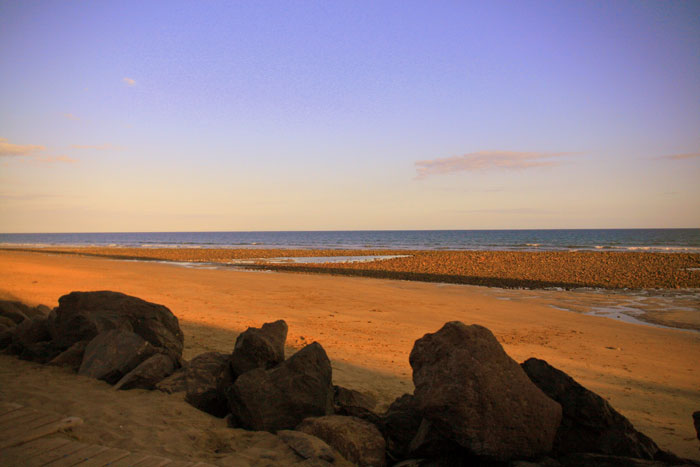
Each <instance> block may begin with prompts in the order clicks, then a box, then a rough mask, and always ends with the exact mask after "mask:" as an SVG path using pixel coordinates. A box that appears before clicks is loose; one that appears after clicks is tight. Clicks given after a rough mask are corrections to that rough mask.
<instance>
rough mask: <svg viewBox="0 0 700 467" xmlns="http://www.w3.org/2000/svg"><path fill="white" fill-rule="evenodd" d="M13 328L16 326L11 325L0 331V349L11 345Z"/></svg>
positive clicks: (13, 336)
mask: <svg viewBox="0 0 700 467" xmlns="http://www.w3.org/2000/svg"><path fill="white" fill-rule="evenodd" d="M15 329H16V327H14V326H13V327H11V328H8V329H5V330H4V331H0V350H5V349H7V348H8V347H9V346H10V345H12V341H13V340H14V338H15Z"/></svg>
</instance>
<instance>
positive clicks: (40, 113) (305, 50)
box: [0, 0, 700, 233]
mask: <svg viewBox="0 0 700 467" xmlns="http://www.w3.org/2000/svg"><path fill="white" fill-rule="evenodd" d="M672 227H700V2H692V1H687V2H686V1H665V2H659V1H640V0H636V1H629V2H627V1H622V0H618V1H614V2H593V1H527V0H523V1H507V2H503V1H484V2H468V1H454V2H453V1H440V2H434V1H420V2H415V1H381V0H380V1H376V2H374V1H372V2H370V1H337V2H327V1H318V2H314V1H296V0H290V1H284V2H283V1H265V2H260V1H236V2H230V1H214V0H207V1H197V2H195V1H184V2H180V1H172V0H170V1H149V2H142V1H139V2H136V1H125V0H122V1H115V2H110V1H100V2H88V1H33V0H27V1H0V232H6V233H10V232H127V231H228V230H231V231H254V230H373V229H529V228H534V229H538V228H542V229H544V228H672Z"/></svg>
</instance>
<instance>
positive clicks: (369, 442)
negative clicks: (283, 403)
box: [297, 415, 386, 466]
mask: <svg viewBox="0 0 700 467" xmlns="http://www.w3.org/2000/svg"><path fill="white" fill-rule="evenodd" d="M297 431H302V432H304V433H308V434H310V435H313V436H316V437H317V438H320V439H322V440H323V441H325V442H326V443H328V445H330V446H331V447H333V448H334V449H336V450H337V451H338V452H339V453H340V454H341V455H342V456H343V457H345V458H346V459H347V460H349V461H350V462H354V463H356V464H358V465H363V466H364V465H368V466H369V465H371V466H384V465H386V459H385V447H386V446H385V442H384V438H383V437H382V434H381V433H380V432H379V430H378V429H377V427H376V426H374V425H372V424H371V423H368V422H366V421H364V420H360V419H359V418H355V417H344V416H342V415H328V416H325V417H312V418H307V419H305V420H304V421H303V422H301V424H300V425H299V426H298V427H297Z"/></svg>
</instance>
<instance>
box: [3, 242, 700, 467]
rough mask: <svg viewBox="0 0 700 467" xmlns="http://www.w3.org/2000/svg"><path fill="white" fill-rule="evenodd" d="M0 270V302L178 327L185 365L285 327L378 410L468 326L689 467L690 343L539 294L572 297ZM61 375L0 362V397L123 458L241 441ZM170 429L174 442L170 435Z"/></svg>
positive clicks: (213, 273)
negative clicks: (171, 319)
mask: <svg viewBox="0 0 700 467" xmlns="http://www.w3.org/2000/svg"><path fill="white" fill-rule="evenodd" d="M253 251H257V250H253ZM594 254H597V253H594ZM689 256H691V258H690V260H694V259H693V255H689ZM695 260H696V259H695ZM674 261H675V260H674ZM0 271H2V273H3V279H2V282H0V298H3V299H17V300H21V301H24V302H26V303H28V304H32V305H35V304H39V303H43V304H46V305H48V306H55V305H56V304H57V300H58V298H59V297H60V296H61V295H63V294H65V293H68V292H70V291H72V290H117V291H120V292H124V293H127V294H130V295H135V296H137V297H141V298H143V299H145V300H148V301H152V302H155V303H162V304H164V305H166V306H167V307H169V308H170V309H171V310H172V311H173V313H175V315H176V316H177V317H178V318H179V320H180V323H181V327H182V328H183V331H184V334H185V358H187V359H190V358H192V357H194V356H195V355H197V354H199V353H201V352H205V351H211V350H216V351H224V352H229V351H231V350H232V348H233V343H234V341H235V337H236V335H237V334H238V333H239V332H241V331H242V330H244V329H245V328H246V327H248V326H259V325H261V324H262V323H263V322H265V321H270V320H275V319H285V320H286V321H287V323H288V324H289V339H288V344H289V345H290V348H289V349H288V355H289V354H291V353H292V352H293V351H294V350H295V349H297V348H300V347H301V346H303V345H304V344H305V343H308V342H311V341H314V340H316V341H318V342H320V343H321V344H322V345H323V346H324V348H325V349H326V351H327V353H328V355H329V357H330V358H331V360H332V362H333V368H334V382H335V383H336V384H341V385H344V386H347V387H351V388H354V389H358V390H361V391H366V392H370V393H372V394H374V395H375V396H377V397H378V399H379V400H380V403H381V405H382V406H384V407H385V406H386V405H388V404H389V403H390V402H391V401H392V400H393V399H394V398H395V397H397V396H399V395H401V394H402V393H404V392H410V391H412V389H413V388H412V383H411V379H410V375H411V369H410V366H409V365H408V355H409V353H410V350H411V348H412V345H413V342H414V341H415V340H416V339H418V338H419V337H421V336H422V335H423V334H425V333H426V332H434V331H435V330H437V329H438V328H440V327H441V326H442V324H443V323H444V322H445V321H450V320H460V321H464V322H465V323H467V324H471V323H478V324H481V325H484V326H486V327H488V328H490V329H491V330H492V331H493V332H494V334H495V335H496V337H497V338H498V339H499V341H500V342H501V343H502V344H503V345H504V347H505V349H506V351H507V352H508V353H509V355H511V356H512V357H513V358H514V359H515V360H517V361H523V360H525V359H527V358H529V357H538V358H543V359H545V360H547V361H548V362H550V363H551V364H552V365H554V366H556V367H558V368H560V369H562V370H563V371H566V372H567V373H569V374H570V375H571V376H572V377H574V378H575V379H577V380H578V381H579V382H581V383H582V384H583V385H584V386H587V387H589V388H590V389H592V390H594V391H596V392H597V393H599V394H601V395H602V396H603V397H605V398H606V399H608V400H609V401H610V403H611V404H612V405H613V407H615V408H616V409H617V410H619V411H620V412H622V413H623V414H624V415H625V416H627V417H628V418H629V419H630V420H631V421H632V423H633V424H634V425H635V427H636V428H637V429H639V430H641V431H642V432H644V433H646V434H647V435H649V436H651V437H652V438H653V439H654V440H655V441H656V442H657V443H658V444H659V445H660V446H661V447H663V448H665V449H670V450H672V451H674V452H676V453H677V454H678V455H681V456H685V457H689V458H694V459H700V451H699V450H698V441H697V439H696V438H695V432H694V429H693V423H692V417H691V414H692V412H694V411H696V410H700V390H699V388H700V369H698V365H697V362H698V361H700V334H699V333H697V332H692V331H681V330H670V329H662V328H654V327H651V326H641V325H636V324H629V323H624V322H619V321H615V320H611V319H608V318H604V317H596V316H586V315H584V314H581V313H574V312H568V311H562V310H558V309H555V308H553V307H552V306H551V305H552V303H553V302H552V300H553V298H552V296H550V295H547V294H548V293H551V294H559V295H556V296H555V297H554V298H556V300H559V302H561V301H562V300H569V301H570V304H571V305H572V306H573V305H575V304H577V303H578V304H580V303H583V302H585V301H586V300H587V298H586V297H585V296H583V295H580V294H577V292H575V291H551V292H550V291H532V290H525V291H520V290H504V289H497V288H485V287H476V286H463V285H444V284H436V283H424V282H408V281H397V280H388V279H369V278H364V277H338V276H330V275H321V274H288V273H282V272H262V271H240V270H233V269H193V268H183V267H179V266H176V265H170V264H163V263H154V262H130V261H115V260H110V259H106V258H97V257H87V256H76V255H51V254H47V253H45V252H44V253H30V252H19V251H7V250H5V251H0ZM543 294H544V295H543ZM599 298H600V297H599ZM559 302H557V303H559ZM61 371H62V370H59V369H46V368H45V367H38V366H36V365H33V364H30V363H27V362H19V361H17V360H15V359H14V358H11V357H6V356H2V357H1V358H0V376H1V377H2V380H3V384H2V385H0V397H1V398H3V399H12V400H15V401H17V402H19V403H25V404H27V405H35V406H39V405H41V406H44V407H46V408H47V409H50V410H55V411H58V412H60V413H66V414H67V415H78V416H81V417H83V418H84V419H85V421H86V423H85V424H84V425H83V426H82V427H79V428H77V429H76V431H75V434H74V435H75V436H77V437H80V438H81V439H84V440H86V441H97V440H102V441H101V442H103V444H106V445H113V446H116V447H122V448H129V449H133V450H139V449H142V450H143V449H145V448H148V447H149V446H150V447H152V449H150V450H153V449H156V450H158V452H161V453H163V454H167V455H169V456H171V457H173V456H176V455H182V456H190V458H193V457H194V458H200V459H208V460H210V461H211V460H216V459H221V458H223V456H224V455H228V454H230V452H232V451H236V452H238V451H240V450H241V449H243V446H244V445H245V443H244V442H243V441H242V439H243V438H242V437H243V436H249V437H250V436H251V435H249V434H245V433H243V432H239V431H238V430H228V429H226V428H223V422H222V421H220V420H216V419H213V418H210V417H208V416H207V415H206V414H201V413H199V412H197V413H194V412H196V411H194V409H191V408H189V406H187V405H186V404H185V403H184V402H183V401H182V400H181V396H178V395H171V396H166V395H160V394H154V393H148V392H145V391H134V392H132V393H130V394H122V393H115V392H114V391H113V390H112V389H111V388H110V387H108V386H107V385H106V384H103V383H100V382H96V381H89V380H88V381H86V380H85V379H84V378H79V377H77V376H73V375H68V374H62V373H60V372H61ZM57 372H59V373H57ZM81 394H82V396H81ZM110 400H112V403H109V402H108V401H110ZM125 401H128V402H125ZM158 404H163V407H164V408H163V409H162V410H161V409H159V408H158ZM192 411H194V412H192ZM76 412H77V413H76ZM202 417H204V418H202ZM190 419H191V420H192V423H191V424H189V425H188V423H189V422H188V420H190ZM184 425H187V427H186V428H183V426H184ZM120 426H121V427H122V428H120ZM178 429H181V431H183V430H184V431H183V432H184V433H185V434H183V435H178V434H177V432H178V431H177V430H178ZM207 430H209V431H207ZM198 433H199V434H198ZM208 433H210V434H208ZM222 436H223V441H222V438H221V437H222ZM260 442H261V443H262V444H264V443H265V442H267V441H264V440H263V441H260ZM217 443H218V444H221V446H223V447H221V446H220V447H219V448H217V449H219V450H220V452H219V453H216V452H215V449H214V448H212V446H213V445H218V444H217ZM225 446H228V447H225Z"/></svg>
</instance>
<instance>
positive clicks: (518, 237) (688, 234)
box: [0, 229, 700, 253]
mask: <svg viewBox="0 0 700 467" xmlns="http://www.w3.org/2000/svg"><path fill="white" fill-rule="evenodd" d="M0 246H3V247H21V246H122V247H140V248H299V249H312V248H313V249H360V250H362V249H391V250H520V251H576V250H593V251H653V252H669V253H672V252H686V253H698V252H700V229H580V230H579V229H570V230H348V231H308V232H301V231H283V232H128V233H127V232H124V233H116V232H115V233H43V234H39V233H27V234H0Z"/></svg>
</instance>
